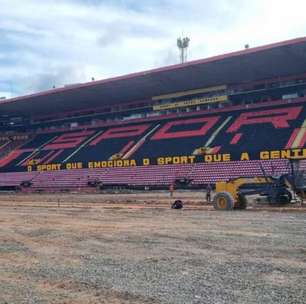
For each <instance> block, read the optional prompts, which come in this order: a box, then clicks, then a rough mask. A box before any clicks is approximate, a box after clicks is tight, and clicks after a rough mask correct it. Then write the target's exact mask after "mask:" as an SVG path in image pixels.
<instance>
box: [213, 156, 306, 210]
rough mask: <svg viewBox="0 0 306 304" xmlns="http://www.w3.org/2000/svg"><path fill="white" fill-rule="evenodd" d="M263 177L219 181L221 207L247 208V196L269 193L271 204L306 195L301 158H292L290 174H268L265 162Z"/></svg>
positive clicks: (215, 201) (218, 203)
mask: <svg viewBox="0 0 306 304" xmlns="http://www.w3.org/2000/svg"><path fill="white" fill-rule="evenodd" d="M260 166H261V170H262V173H263V176H262V177H239V178H235V179H231V180H229V181H221V182H217V183H216V195H215V196H214V199H213V205H214V208H215V209H217V210H233V209H246V207H247V196H249V195H260V196H265V197H266V198H267V201H268V203H269V204H270V205H278V206H279V205H286V204H289V203H291V201H292V199H293V197H294V198H296V197H298V198H300V199H302V200H303V199H304V198H305V193H306V182H305V180H306V179H305V171H303V170H300V162H299V160H296V159H290V160H289V162H288V166H289V168H288V171H289V173H287V174H282V175H280V176H277V177H276V176H268V175H267V174H266V172H265V170H264V169H263V167H262V165H261V163H260Z"/></svg>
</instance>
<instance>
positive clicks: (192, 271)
mask: <svg viewBox="0 0 306 304" xmlns="http://www.w3.org/2000/svg"><path fill="white" fill-rule="evenodd" d="M203 196H204V195H203V193H192V194H190V193H176V194H175V197H177V198H180V199H182V200H183V201H184V202H186V205H185V207H184V209H183V210H171V209H170V208H169V205H170V202H172V201H173V199H169V194H167V193H150V194H147V193H145V194H113V195H106V194H103V195H94V194H92V195H78V194H62V195H60V194H53V195H1V196H0V303H1V304H4V303H7V304H11V303H54V304H59V303H61V304H64V303H67V304H68V303H69V304H70V303H76V304H81V303H82V304H87V303H88V304H89V303H110V304H117V303H124V304H125V303H126V304H127V303H136V304H138V303H151V304H153V303H184V304H186V303H305V302H306V288H305V286H306V213H305V211H306V208H300V207H292V208H291V207H290V208H274V209H273V208H266V207H265V208H263V207H253V208H250V209H249V210H247V211H232V212H217V211H213V210H212V207H211V206H209V205H207V204H203ZM289 211H290V212H289Z"/></svg>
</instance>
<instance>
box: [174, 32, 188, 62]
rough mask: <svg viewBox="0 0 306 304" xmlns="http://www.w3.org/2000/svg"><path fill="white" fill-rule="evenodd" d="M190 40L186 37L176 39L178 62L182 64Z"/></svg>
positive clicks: (185, 58)
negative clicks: (178, 53) (178, 52)
mask: <svg viewBox="0 0 306 304" xmlns="http://www.w3.org/2000/svg"><path fill="white" fill-rule="evenodd" d="M189 43H190V38H188V37H184V38H182V37H180V38H178V39H177V47H178V48H179V51H180V61H181V63H184V62H186V61H187V49H188V47H189Z"/></svg>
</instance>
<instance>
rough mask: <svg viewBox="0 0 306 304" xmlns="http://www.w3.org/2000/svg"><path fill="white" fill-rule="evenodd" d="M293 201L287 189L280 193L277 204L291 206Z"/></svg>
mask: <svg viewBox="0 0 306 304" xmlns="http://www.w3.org/2000/svg"><path fill="white" fill-rule="evenodd" d="M291 201H292V194H291V192H290V191H288V190H287V189H284V190H282V191H280V193H278V195H277V198H276V202H277V203H278V204H280V205H287V204H290V203H291Z"/></svg>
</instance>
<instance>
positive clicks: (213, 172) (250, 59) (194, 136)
mask: <svg viewBox="0 0 306 304" xmlns="http://www.w3.org/2000/svg"><path fill="white" fill-rule="evenodd" d="M305 100H306V38H298V39H294V40H290V41H285V42H281V43H276V44H271V45H267V46H263V47H258V48H250V49H246V50H243V51H239V52H234V53H230V54H226V55H222V56H216V57H211V58H208V59H204V60H197V61H192V62H188V63H185V64H180V65H174V66H169V67H165V68H161V69H155V70H151V71H146V72H141V73H135V74H131V75H127V76H122V77H116V78H111V79H107V80H102V81H93V82H90V83H86V84H80V85H73V86H67V87H63V88H57V89H56V88H55V89H52V90H49V91H46V92H40V93H37V94H33V95H28V96H22V97H18V98H13V99H7V100H2V101H1V103H0V115H1V117H0V128H1V136H0V188H1V189H21V190H23V191H42V190H52V191H54V190H71V189H75V190H76V189H78V190H81V189H88V188H89V187H90V186H96V185H100V186H101V185H103V186H107V185H110V186H111V185H117V186H118V185H122V186H129V187H157V188H158V187H168V186H169V185H170V184H172V183H173V182H174V181H176V180H179V179H186V180H190V181H191V185H192V186H195V187H202V186H204V185H206V184H210V183H215V182H216V181H218V180H227V179H229V178H233V177H238V176H255V175H262V167H263V168H264V169H265V170H266V172H267V173H268V174H276V173H279V174H281V173H285V172H286V171H287V170H288V161H287V160H288V158H292V157H294V158H299V159H305V158H306V148H305V142H306V118H305V113H306V104H305ZM302 165H303V166H305V164H304V162H302Z"/></svg>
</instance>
